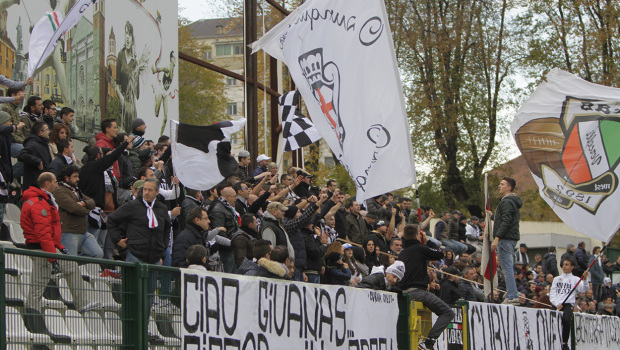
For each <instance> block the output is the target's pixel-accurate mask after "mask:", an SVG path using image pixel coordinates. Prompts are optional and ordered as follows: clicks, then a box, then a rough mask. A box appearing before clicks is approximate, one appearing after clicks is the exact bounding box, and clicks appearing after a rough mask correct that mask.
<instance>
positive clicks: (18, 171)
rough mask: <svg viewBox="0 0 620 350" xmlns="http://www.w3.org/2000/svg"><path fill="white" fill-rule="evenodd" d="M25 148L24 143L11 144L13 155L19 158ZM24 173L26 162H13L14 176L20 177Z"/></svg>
mask: <svg viewBox="0 0 620 350" xmlns="http://www.w3.org/2000/svg"><path fill="white" fill-rule="evenodd" d="M23 148H24V145H22V144H21V143H12V144H11V157H13V158H17V156H18V155H19V152H20V151H21V150H22V149H23ZM22 175H24V163H22V162H16V163H15V164H13V178H15V179H19V178H20V177H22Z"/></svg>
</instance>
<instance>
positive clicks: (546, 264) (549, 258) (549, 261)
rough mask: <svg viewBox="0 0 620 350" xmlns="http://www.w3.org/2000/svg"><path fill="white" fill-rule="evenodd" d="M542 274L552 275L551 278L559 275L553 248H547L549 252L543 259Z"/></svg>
mask: <svg viewBox="0 0 620 350" xmlns="http://www.w3.org/2000/svg"><path fill="white" fill-rule="evenodd" d="M543 273H544V274H545V275H547V274H552V275H553V277H556V276H557V275H559V272H558V260H557V258H556V257H555V247H551V248H549V252H548V253H547V254H545V256H544V257H543Z"/></svg>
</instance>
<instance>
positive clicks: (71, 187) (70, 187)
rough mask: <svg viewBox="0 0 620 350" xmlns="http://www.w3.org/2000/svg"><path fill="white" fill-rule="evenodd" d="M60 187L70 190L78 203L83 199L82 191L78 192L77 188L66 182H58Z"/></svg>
mask: <svg viewBox="0 0 620 350" xmlns="http://www.w3.org/2000/svg"><path fill="white" fill-rule="evenodd" d="M60 185H62V186H65V187H66V188H68V189H70V190H71V192H73V195H74V196H75V198H77V199H78V201H81V200H82V198H83V196H82V191H80V189H79V188H78V187H77V186H76V187H73V186H71V185H69V184H68V183H66V182H60Z"/></svg>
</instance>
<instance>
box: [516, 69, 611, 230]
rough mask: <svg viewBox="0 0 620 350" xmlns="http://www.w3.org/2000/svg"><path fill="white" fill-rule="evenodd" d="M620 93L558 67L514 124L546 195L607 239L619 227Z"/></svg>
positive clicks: (579, 224)
mask: <svg viewBox="0 0 620 350" xmlns="http://www.w3.org/2000/svg"><path fill="white" fill-rule="evenodd" d="M618 97H620V89H618V88H612V87H607V86H602V85H597V84H593V83H590V82H587V81H585V80H583V79H581V78H579V77H577V76H575V75H572V74H570V73H567V72H564V71H561V70H559V69H554V70H552V71H551V72H549V74H548V75H547V81H546V82H544V83H542V84H540V86H539V87H538V88H537V89H536V91H534V93H532V95H531V96H530V97H529V99H528V100H527V101H526V102H525V103H524V104H523V105H522V106H521V108H520V109H519V111H518V112H517V115H516V116H515V119H514V121H513V122H512V126H511V131H512V134H513V136H514V138H515V141H516V143H517V146H518V147H519V149H520V150H521V153H522V154H523V157H524V158H525V160H526V162H527V164H528V167H529V168H530V172H531V173H532V176H533V177H534V180H535V181H536V183H537V184H538V187H539V189H540V195H541V196H542V198H543V199H544V200H545V201H546V202H547V203H548V204H549V205H550V206H551V208H552V209H553V210H554V211H555V213H556V214H557V215H558V216H559V217H560V218H561V219H562V221H564V222H565V223H566V224H567V225H568V226H570V227H571V228H572V229H574V230H576V231H579V232H581V233H583V234H584V235H587V236H589V237H593V238H596V239H599V240H601V241H603V242H609V240H610V239H611V237H612V236H613V235H614V234H615V233H616V231H618V229H619V228H620V220H618V215H617V213H618V210H620V192H619V191H617V188H618V169H617V166H618V164H619V163H620V142H619V140H620V139H619V138H618V135H620V102H618ZM517 185H518V184H517Z"/></svg>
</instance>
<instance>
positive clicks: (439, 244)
mask: <svg viewBox="0 0 620 350" xmlns="http://www.w3.org/2000/svg"><path fill="white" fill-rule="evenodd" d="M426 238H428V240H429V241H431V242H433V243H434V244H435V245H436V246H437V247H441V245H442V244H441V241H439V240H438V239H435V238H433V237H431V236H426Z"/></svg>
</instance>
